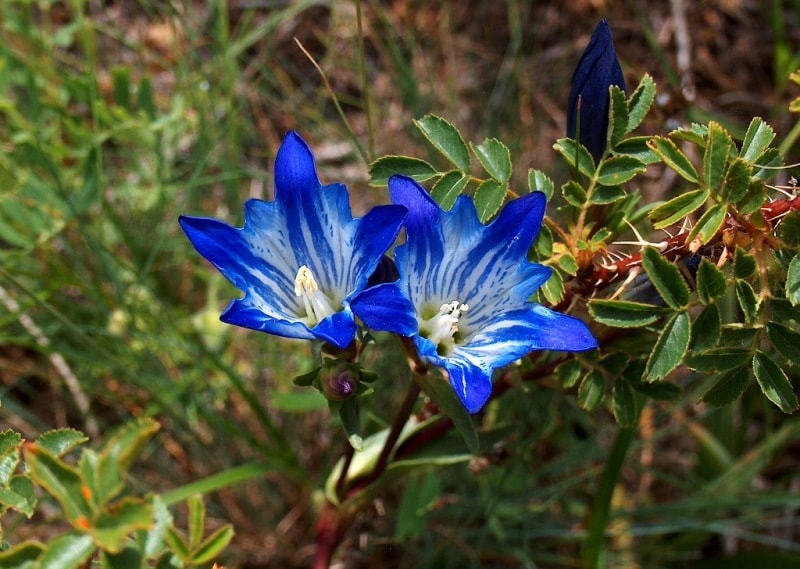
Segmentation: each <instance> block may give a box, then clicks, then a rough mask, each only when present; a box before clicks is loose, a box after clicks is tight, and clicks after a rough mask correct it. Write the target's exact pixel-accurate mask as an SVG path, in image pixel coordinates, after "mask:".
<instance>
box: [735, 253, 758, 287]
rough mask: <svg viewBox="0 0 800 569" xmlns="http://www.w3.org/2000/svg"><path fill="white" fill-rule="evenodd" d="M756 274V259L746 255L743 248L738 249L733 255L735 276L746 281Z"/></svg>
mask: <svg viewBox="0 0 800 569" xmlns="http://www.w3.org/2000/svg"><path fill="white" fill-rule="evenodd" d="M755 272H756V258H755V257H754V256H753V255H748V254H747V253H745V251H744V249H742V248H741V247H737V248H736V252H735V253H734V255H733V276H734V277H736V278H737V279H746V278H747V277H749V276H750V275H752V274H753V273H755Z"/></svg>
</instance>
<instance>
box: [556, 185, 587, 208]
mask: <svg viewBox="0 0 800 569" xmlns="http://www.w3.org/2000/svg"><path fill="white" fill-rule="evenodd" d="M561 194H562V195H563V196H564V199H565V200H566V201H567V203H568V204H570V205H572V206H575V207H583V204H585V203H586V197H587V196H586V192H585V191H584V189H583V188H582V187H581V185H580V184H579V183H578V182H576V181H575V180H569V181H568V182H566V183H565V184H564V185H563V186H561Z"/></svg>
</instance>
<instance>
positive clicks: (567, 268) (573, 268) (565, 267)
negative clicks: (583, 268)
mask: <svg viewBox="0 0 800 569" xmlns="http://www.w3.org/2000/svg"><path fill="white" fill-rule="evenodd" d="M558 266H559V267H561V270H562V271H564V272H565V273H567V274H568V275H573V276H574V275H575V274H576V273H577V272H578V262H577V261H576V260H575V257H573V256H572V255H570V254H569V253H564V254H563V255H561V256H560V257H558Z"/></svg>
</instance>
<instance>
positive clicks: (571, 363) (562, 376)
mask: <svg viewBox="0 0 800 569" xmlns="http://www.w3.org/2000/svg"><path fill="white" fill-rule="evenodd" d="M581 373H583V364H582V363H581V362H580V361H579V360H577V359H574V358H573V359H569V360H567V361H565V362H564V363H562V364H561V365H559V366H558V367H557V368H556V377H557V378H558V381H560V382H561V385H562V386H563V387H564V388H565V389H569V388H570V387H573V386H574V385H575V384H576V383H578V380H579V379H580V378H581Z"/></svg>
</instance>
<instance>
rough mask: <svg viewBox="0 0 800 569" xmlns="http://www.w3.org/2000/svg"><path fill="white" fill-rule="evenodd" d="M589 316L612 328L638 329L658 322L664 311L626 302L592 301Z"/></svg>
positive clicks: (646, 305)
mask: <svg viewBox="0 0 800 569" xmlns="http://www.w3.org/2000/svg"><path fill="white" fill-rule="evenodd" d="M589 314H591V315H592V317H593V318H594V319H595V320H597V321H598V322H600V323H602V324H605V325H606V326H612V327H614V328H640V327H642V326H647V325H648V324H652V323H653V322H655V321H656V320H658V319H659V318H660V317H661V315H662V314H664V309H663V308H660V307H657V306H652V305H650V304H642V303H639V302H629V301H626V300H592V301H590V302H589Z"/></svg>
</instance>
